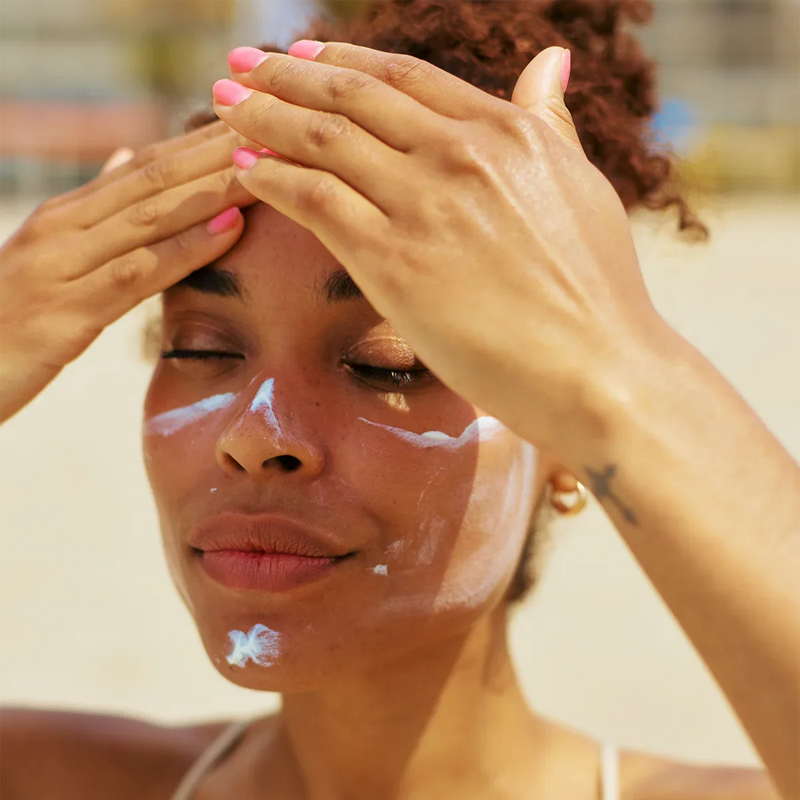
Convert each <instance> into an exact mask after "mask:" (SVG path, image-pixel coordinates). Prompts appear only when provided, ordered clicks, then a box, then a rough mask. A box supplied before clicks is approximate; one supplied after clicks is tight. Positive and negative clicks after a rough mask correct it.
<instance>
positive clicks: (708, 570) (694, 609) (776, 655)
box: [568, 326, 800, 800]
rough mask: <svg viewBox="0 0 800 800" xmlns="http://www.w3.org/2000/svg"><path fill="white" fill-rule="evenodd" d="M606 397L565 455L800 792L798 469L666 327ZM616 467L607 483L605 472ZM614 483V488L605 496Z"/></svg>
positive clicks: (784, 783)
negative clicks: (585, 434)
mask: <svg viewBox="0 0 800 800" xmlns="http://www.w3.org/2000/svg"><path fill="white" fill-rule="evenodd" d="M636 349H637V352H636V353H633V354H631V356H630V360H629V361H627V363H625V364H620V366H619V369H617V370H616V372H617V374H616V375H615V376H614V380H613V382H610V383H605V384H604V388H603V390H602V392H603V393H604V395H605V396H604V397H602V398H598V405H597V409H596V410H597V414H598V419H599V418H602V419H603V420H604V423H603V426H602V427H603V432H602V434H601V435H599V436H596V437H594V438H591V439H587V440H586V443H585V447H584V448H583V450H582V452H579V453H576V454H575V457H574V458H573V459H572V461H573V463H570V464H569V465H568V466H570V467H571V468H572V469H574V470H576V474H577V476H578V477H579V479H580V480H581V481H582V482H584V483H585V484H586V486H587V487H588V488H589V489H590V490H592V491H593V492H594V494H595V496H596V497H597V498H598V500H599V501H600V502H601V503H602V505H603V508H604V509H605V510H606V512H607V513H608V514H609V516H610V518H611V520H612V521H613V523H614V525H615V526H616V528H617V529H618V531H619V532H620V534H621V535H622V537H623V538H624V540H625V542H626V543H627V545H628V547H629V548H630V549H631V551H632V552H633V554H634V556H635V557H636V559H637V560H638V562H639V563H640V564H641V565H642V568H643V569H644V571H645V572H646V574H647V576H648V577H649V579H650V580H651V581H652V583H653V585H654V586H655V588H656V589H657V591H658V592H659V594H660V595H661V596H662V597H663V599H664V601H665V602H666V603H667V605H668V607H669V608H670V610H671V611H672V613H673V614H674V615H675V617H676V619H677V620H678V622H679V623H680V625H681V626H682V628H683V629H684V631H685V632H686V634H687V635H688V637H689V639H690V640H691V642H692V643H693V645H694V646H695V648H696V649H697V651H698V652H699V654H700V655H701V657H702V658H703V660H704V661H705V663H706V664H707V666H708V667H709V669H710V670H711V672H712V674H713V675H714V677H715V679H716V680H717V682H718V684H719V685H720V687H721V688H722V690H723V692H724V693H725V695H726V697H727V698H728V700H729V702H730V704H731V706H732V707H733V709H734V711H735V712H736V714H737V716H738V718H739V720H740V721H741V723H742V725H743V726H744V728H745V730H746V731H747V734H748V736H749V737H750V739H751V741H752V742H753V745H754V746H755V748H756V750H757V751H758V753H759V755H760V756H761V758H762V760H763V762H764V765H765V767H766V768H767V769H768V770H769V772H770V774H771V776H772V779H773V780H774V782H775V784H776V786H777V788H778V789H779V790H780V791H781V793H782V795H783V796H784V797H785V798H792V800H797V798H799V797H800V771H799V770H798V766H797V765H798V753H800V469H798V466H797V464H796V463H795V462H794V461H793V459H792V457H791V456H790V455H789V453H788V452H787V451H786V450H785V449H784V448H783V447H782V446H781V444H780V443H779V442H778V441H777V440H776V439H775V437H774V436H773V435H772V434H771V433H770V431H769V430H768V428H767V427H766V425H765V424H764V423H763V422H762V421H761V420H760V419H759V418H758V417H757V416H756V414H755V412H754V411H753V410H752V409H751V408H750V407H749V406H748V405H747V404H746V402H745V401H744V400H743V399H742V398H741V396H740V395H739V394H738V393H737V392H736V391H735V389H734V388H733V387H732V386H731V385H730V384H729V383H728V382H727V381H726V380H725V379H724V378H723V376H722V375H720V373H719V372H718V371H717V370H716V369H715V368H714V367H713V366H712V365H711V364H710V363H709V361H708V360H707V359H706V358H705V357H704V356H703V355H702V354H701V353H699V352H698V351H697V350H696V349H695V348H694V347H693V346H692V345H691V344H689V343H688V342H687V341H686V340H685V339H683V338H682V337H680V336H679V335H678V334H677V332H675V331H674V330H673V329H672V328H669V326H665V328H664V332H663V336H661V335H660V336H659V344H658V348H657V351H655V352H654V351H653V350H652V343H650V345H649V346H647V347H646V346H645V345H644V344H641V345H637V346H636ZM612 466H613V467H614V468H615V472H614V474H613V475H611V476H610V477H608V475H607V477H608V481H607V485H606V486H604V485H603V481H602V479H601V480H598V478H597V475H598V474H602V473H604V472H606V471H607V470H608V469H609V468H611V467H612ZM609 493H610V495H613V496H610V495H609Z"/></svg>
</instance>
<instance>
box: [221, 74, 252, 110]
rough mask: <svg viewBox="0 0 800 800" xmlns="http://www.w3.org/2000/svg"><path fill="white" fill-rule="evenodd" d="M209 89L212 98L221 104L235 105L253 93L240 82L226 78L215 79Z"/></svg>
mask: <svg viewBox="0 0 800 800" xmlns="http://www.w3.org/2000/svg"><path fill="white" fill-rule="evenodd" d="M211 91H212V92H213V94H214V99H215V100H216V101H217V102H218V103H220V104H221V105H223V106H235V105H237V104H238V103H241V102H242V100H247V98H248V97H250V95H251V94H253V90H252V89H245V87H244V86H242V84H241V83H236V81H230V80H228V79H227V78H223V79H222V80H221V81H217V82H216V83H215V84H214V87H213V88H212V90H211Z"/></svg>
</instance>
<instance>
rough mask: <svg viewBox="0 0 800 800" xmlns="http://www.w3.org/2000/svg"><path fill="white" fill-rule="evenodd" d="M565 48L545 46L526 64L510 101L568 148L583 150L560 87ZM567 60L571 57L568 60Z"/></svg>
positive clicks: (565, 66)
mask: <svg viewBox="0 0 800 800" xmlns="http://www.w3.org/2000/svg"><path fill="white" fill-rule="evenodd" d="M568 53H569V51H568V50H565V49H564V48H563V47H548V48H547V49H546V50H542V52H541V53H539V55H537V56H536V58H534V59H533V61H531V63H530V64H528V66H527V67H525V69H524V70H523V72H522V74H521V75H520V76H519V80H518V81H517V85H516V87H515V88H514V94H513V96H512V98H511V102H512V103H513V104H514V105H516V106H519V107H520V108H522V109H524V110H526V111H528V112H530V113H531V114H535V115H536V116H537V117H539V119H541V120H542V121H544V122H545V123H546V124H547V125H548V126H549V127H550V128H551V129H552V130H553V131H555V133H556V134H557V136H558V137H559V139H561V141H562V142H564V143H565V144H566V145H568V146H569V147H572V148H573V149H575V150H578V151H579V152H581V153H583V152H584V150H583V146H582V145H581V140H580V138H579V136H578V131H577V130H576V129H575V123H574V121H573V119H572V114H571V113H570V111H569V109H568V108H567V105H566V100H565V97H564V90H565V87H566V83H567V80H568V79H569V64H570V62H569V61H566V62H565V59H568V58H570V56H569V55H568ZM570 60H571V59H570ZM565 79H566V80H565Z"/></svg>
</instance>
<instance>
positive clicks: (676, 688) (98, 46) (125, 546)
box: [0, 0, 800, 765]
mask: <svg viewBox="0 0 800 800" xmlns="http://www.w3.org/2000/svg"><path fill="white" fill-rule="evenodd" d="M378 1H379V2H380V0H378ZM500 1H501V2H502V0H500ZM654 6H655V9H656V11H655V17H654V21H653V23H652V24H651V25H650V26H649V27H647V28H644V29H640V30H639V31H638V33H637V35H638V36H639V38H640V39H641V41H642V42H643V43H644V45H645V47H646V49H647V51H648V52H649V53H651V54H652V55H653V56H654V57H655V58H656V59H657V60H658V62H659V64H660V79H659V87H660V90H659V92H660V97H661V107H660V111H659V114H658V115H657V117H656V118H655V120H654V123H653V128H654V135H655V136H656V137H658V138H660V139H661V140H663V141H665V142H667V143H668V144H669V145H670V146H672V147H673V149H674V150H675V152H676V154H677V156H678V157H679V158H680V163H681V172H682V173H683V175H684V176H685V178H686V179H687V181H689V182H690V184H691V186H692V187H693V188H692V191H691V197H692V199H693V201H694V203H695V206H696V209H697V210H698V212H699V213H700V215H701V218H702V219H703V221H705V222H706V223H707V224H708V225H709V227H710V229H711V241H710V243H709V244H693V243H690V242H685V241H682V240H681V239H680V238H679V237H678V236H677V235H676V234H675V231H676V223H675V219H674V217H673V216H671V215H669V214H667V215H657V214H656V215H654V214H637V215H636V216H635V217H634V219H633V224H634V229H635V233H636V238H637V245H638V248H639V253H640V256H641V262H642V269H643V272H644V274H645V278H646V280H647V283H648V287H649V288H650V291H651V293H652V295H653V298H654V300H655V302H656V305H657V306H658V308H659V310H660V311H661V313H662V314H663V315H664V316H665V317H666V318H667V320H668V321H669V322H670V323H671V324H672V325H673V326H675V327H676V328H677V329H678V330H679V331H680V332H681V333H682V334H683V335H684V336H685V337H686V338H687V339H689V340H690V341H691V342H692V343H693V344H694V345H695V346H696V347H698V349H700V350H701V351H702V352H703V353H704V354H705V355H706V356H707V357H708V358H709V359H710V360H711V361H712V362H713V363H714V364H715V366H716V367H717V368H718V369H719V370H720V371H721V372H722V373H723V374H724V375H725V376H726V377H727V378H728V380H729V381H731V383H732V384H733V385H734V386H735V387H736V388H737V390H738V391H739V392H740V393H741V394H742V395H743V396H744V397H745V399H746V400H747V401H748V402H749V403H750V405H751V406H752V407H753V408H754V409H755V411H756V412H757V413H758V414H759V416H760V417H761V418H762V419H763V420H764V421H765V422H766V423H767V424H768V426H769V427H770V429H771V430H772V431H773V433H774V434H775V435H776V436H777V437H778V438H779V439H780V440H781V441H782V442H783V443H784V444H785V446H786V447H787V448H788V449H789V451H790V452H791V453H792V454H793V455H794V457H795V458H800V411H799V410H800V80H798V78H800V75H799V74H798V72H799V69H798V65H799V64H800V5H799V4H798V3H797V2H796V1H795V0H657V1H656V2H655V3H654ZM362 11H363V4H360V3H350V2H344V1H343V0H332V2H327V3H322V2H313V0H238V1H237V0H69V2H66V1H65V0H4V2H3V3H2V4H1V5H0V194H1V195H2V196H1V197H0V241H4V240H5V239H6V237H8V236H9V235H11V234H12V233H13V232H14V230H16V228H17V227H18V226H19V225H20V224H21V223H22V222H23V221H24V219H25V218H26V217H27V215H28V214H29V213H31V211H32V210H33V209H34V208H35V207H36V205H37V204H38V203H40V202H41V201H42V200H44V199H45V198H47V197H49V196H53V195H55V194H59V193H61V192H64V191H67V190H69V189H71V188H73V187H75V186H78V185H80V184H82V183H85V182H87V181H88V180H90V179H92V178H93V177H94V176H96V175H97V173H98V171H99V169H100V167H101V166H102V164H103V163H104V161H105V160H106V159H107V158H108V156H109V155H110V154H111V153H112V152H113V151H114V150H115V149H116V148H117V147H121V146H128V147H132V148H133V149H136V148H138V147H142V146H144V145H145V144H148V143H150V142H153V141H157V140H160V139H163V138H166V137H167V136H171V135H175V134H177V133H179V132H180V131H181V130H182V125H183V121H184V120H185V119H186V118H187V116H188V115H189V114H190V113H191V112H193V111H195V110H197V109H200V108H206V107H209V106H210V104H211V91H210V89H211V85H212V83H213V82H214V81H215V80H217V79H218V78H222V77H227V75H228V72H227V64H226V55H227V52H228V51H229V50H230V49H231V48H232V47H235V46H238V45H257V44H260V43H262V42H267V41H273V42H276V43H278V44H280V45H282V46H284V47H288V46H289V45H290V44H291V43H292V42H293V41H294V40H295V39H296V38H301V35H302V30H303V25H304V20H305V19H307V17H308V16H309V15H311V14H349V13H362ZM65 257H68V254H65ZM149 309H152V301H151V303H149V304H145V305H144V306H142V307H140V308H138V309H136V310H135V311H133V312H132V313H130V314H129V315H127V316H126V317H125V318H123V319H122V320H120V322H118V323H117V324H115V325H114V326H112V327H111V328H109V329H108V330H107V331H106V332H105V333H104V334H103V336H101V338H100V339H99V340H98V341H97V342H96V343H95V344H94V345H93V346H92V348H91V349H90V350H89V351H88V352H87V353H86V354H85V355H84V356H83V357H82V358H81V359H79V360H78V361H77V362H76V363H74V364H72V365H70V366H69V367H68V368H67V369H66V370H65V371H64V372H63V374H62V375H61V376H60V377H59V378H58V380H57V381H56V382H55V383H54V384H53V385H52V386H50V387H49V388H48V389H47V390H46V392H45V393H44V394H43V395H41V396H40V397H39V398H37V399H36V400H35V401H34V402H33V403H32V404H31V405H30V406H29V407H27V408H26V409H24V410H23V411H22V412H21V413H20V414H19V415H18V416H16V417H15V418H13V419H12V420H10V421H9V422H8V423H7V424H6V425H4V426H3V427H2V428H1V429H0V703H2V704H6V705H8V704H13V705H31V706H42V707H49V708H70V709H77V710H91V711H97V712H102V713H109V714H125V715H132V716H137V717H142V718H145V719H149V720H152V721H154V722H161V723H164V724H186V723H190V722H195V721H205V720H211V719H221V718H233V717H235V716H240V715H242V716H243V715H249V714H253V713H256V712H257V711H258V710H261V709H263V710H269V709H272V708H275V707H276V706H277V705H278V702H279V698H278V696H277V695H269V694H263V693H256V692H252V691H249V690H246V689H242V688H240V687H237V686H234V685H233V684H230V683H228V682H226V681H225V680H224V679H223V678H222V677H220V676H219V675H218V673H217V672H216V671H215V670H214V669H213V667H212V665H211V664H210V662H209V661H208V659H207V657H206V654H205V651H204V650H203V649H202V646H201V644H200V641H199V637H198V636H197V633H196V631H195V628H194V625H193V621H192V619H191V617H190V616H189V614H188V612H187V611H186V610H185V608H184V607H183V605H182V604H181V602H180V600H179V598H178V595H177V592H176V591H175V589H174V588H173V586H172V584H171V582H170V578H169V575H168V573H167V570H166V566H165V564H164V562H163V557H162V553H161V544H160V538H159V532H158V525H157V520H156V515H155V510H154V507H153V502H152V500H151V497H150V494H149V489H148V486H147V481H146V478H145V473H144V468H143V465H142V459H141V454H140V442H139V437H140V429H141V408H142V402H143V398H144V394H145V391H146V387H147V382H148V379H149V373H150V369H151V367H150V365H149V364H147V363H146V362H145V361H144V359H143V358H142V355H141V330H142V326H143V324H144V320H145V318H146V316H147V314H148V310H149ZM708 413H709V415H712V414H713V413H714V409H708ZM719 457H720V459H728V458H737V457H738V454H737V453H736V452H733V451H732V452H721V453H720V454H719ZM755 481H757V476H754V482H755ZM734 534H735V532H732V535H734ZM552 539H553V544H552V547H551V549H550V552H549V556H548V559H547V564H546V567H545V570H544V575H543V578H542V581H541V584H540V586H539V589H538V591H537V592H536V593H535V594H534V595H533V596H531V598H530V599H529V600H528V601H527V603H526V604H525V605H524V607H523V608H522V609H521V610H520V611H518V612H517V613H516V614H515V616H514V620H513V623H512V643H513V648H514V654H515V658H516V661H517V664H518V668H519V672H520V675H521V678H522V681H523V683H524V686H525V689H526V692H527V694H528V696H529V698H530V702H531V703H532V705H533V706H534V707H535V708H536V709H537V710H538V711H540V712H541V713H543V714H546V715H548V716H551V717H553V718H556V719H559V720H561V721H562V722H564V723H566V724H568V725H572V726H573V727H575V728H578V729H581V730H583V731H585V732H588V733H590V734H592V735H594V736H596V737H598V738H608V739H612V740H615V741H617V742H619V743H620V744H621V745H623V746H624V747H631V748H635V749H641V750H646V751H652V752H656V753H660V754H663V755H668V756H673V757H675V758H681V759H686V760H692V761H697V762H720V763H723V762H724V763H730V764H736V763H738V764H742V765H755V764H757V763H758V759H757V757H756V755H755V753H754V751H753V749H752V747H751V746H750V744H749V742H748V740H747V738H746V736H745V734H744V732H743V730H742V729H741V727H740V726H739V724H738V722H737V721H736V719H735V717H734V716H733V714H732V712H731V710H730V707H729V706H728V704H727V702H726V701H725V698H724V696H723V695H722V693H721V692H720V691H719V690H718V689H717V687H716V685H715V683H714V681H713V679H712V677H711V675H710V674H709V673H708V671H707V669H706V668H705V666H704V665H703V663H702V661H701V660H700V658H699V657H698V655H697V654H696V653H695V651H694V650H693V648H692V646H691V644H690V643H689V641H688V639H687V638H686V637H685V635H684V634H683V632H682V631H681V629H680V627H679V626H678V625H677V623H676V622H675V620H674V619H673V618H672V616H671V615H670V613H669V611H668V609H667V608H666V606H665V605H664V604H663V602H662V601H661V600H660V598H659V597H658V596H657V594H656V593H655V591H654V590H653V588H652V586H651V585H650V584H649V582H648V581H647V578H646V577H645V575H644V573H643V572H642V571H641V569H640V568H639V567H638V565H637V563H636V562H635V561H634V560H633V558H632V557H631V555H630V553H629V552H628V550H627V548H626V546H625V545H624V543H623V542H622V540H621V539H620V537H619V536H618V534H617V533H616V531H615V530H614V528H613V526H611V524H610V523H609V521H608V519H607V517H606V516H605V514H604V512H603V511H602V509H601V508H600V507H599V506H598V505H597V504H596V503H595V502H594V501H592V502H591V503H590V505H589V507H588V509H587V510H586V511H585V512H584V513H583V514H582V515H580V516H578V517H575V518H572V519H565V520H561V521H559V522H557V523H556V525H555V526H554V528H553V531H552ZM798 566H799V567H800V565H798ZM799 575H800V573H799Z"/></svg>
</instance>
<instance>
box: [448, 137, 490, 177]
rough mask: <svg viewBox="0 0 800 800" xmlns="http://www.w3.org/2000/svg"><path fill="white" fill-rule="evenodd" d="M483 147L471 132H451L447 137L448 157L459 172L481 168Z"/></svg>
mask: <svg viewBox="0 0 800 800" xmlns="http://www.w3.org/2000/svg"><path fill="white" fill-rule="evenodd" d="M481 149H482V148H481V147H480V146H479V145H478V143H477V142H476V141H475V138H474V137H473V136H471V135H469V134H468V135H457V134H455V133H450V134H449V135H447V136H446V137H445V143H444V152H445V154H446V158H447V160H448V162H449V163H450V165H451V166H453V167H455V168H456V169H457V170H458V171H459V172H474V171H476V170H477V169H480V168H481V158H482V154H481Z"/></svg>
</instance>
